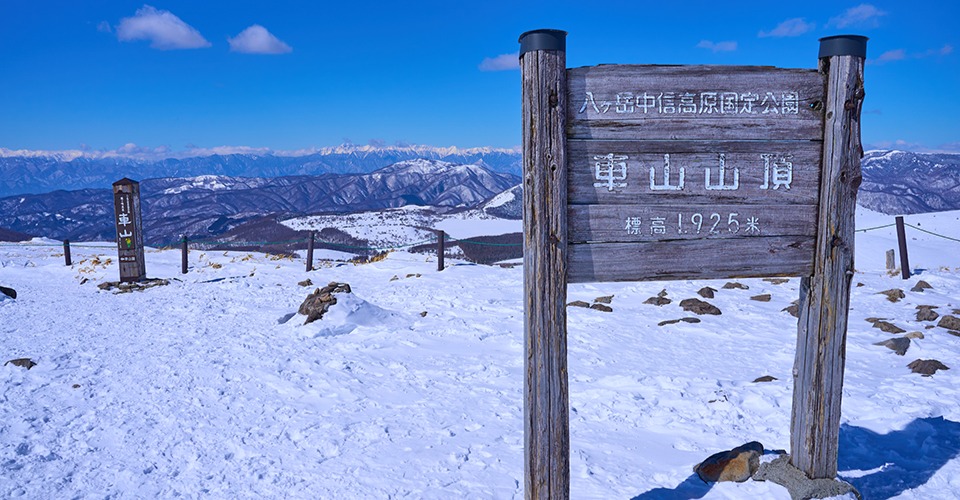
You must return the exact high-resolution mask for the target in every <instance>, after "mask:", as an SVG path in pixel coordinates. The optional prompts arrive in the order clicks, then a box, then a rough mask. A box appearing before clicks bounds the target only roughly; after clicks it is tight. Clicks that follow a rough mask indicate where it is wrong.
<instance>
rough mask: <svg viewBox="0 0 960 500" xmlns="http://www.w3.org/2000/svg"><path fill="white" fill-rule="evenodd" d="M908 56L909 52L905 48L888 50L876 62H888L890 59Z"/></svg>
mask: <svg viewBox="0 0 960 500" xmlns="http://www.w3.org/2000/svg"><path fill="white" fill-rule="evenodd" d="M906 58H907V52H906V51H905V50H903V49H896V50H888V51H886V52H884V53H883V54H880V57H877V59H876V61H875V62H876V63H877V64H881V63H886V62H890V61H902V60H903V59H906Z"/></svg>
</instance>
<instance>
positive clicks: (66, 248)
mask: <svg viewBox="0 0 960 500" xmlns="http://www.w3.org/2000/svg"><path fill="white" fill-rule="evenodd" d="M63 262H64V264H65V265H67V266H69V265H72V264H73V260H72V259H71V258H70V240H63Z"/></svg>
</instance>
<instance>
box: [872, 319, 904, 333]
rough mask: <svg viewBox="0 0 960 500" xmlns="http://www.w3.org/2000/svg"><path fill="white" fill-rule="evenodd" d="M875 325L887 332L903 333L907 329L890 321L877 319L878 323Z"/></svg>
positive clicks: (874, 325)
mask: <svg viewBox="0 0 960 500" xmlns="http://www.w3.org/2000/svg"><path fill="white" fill-rule="evenodd" d="M873 327H874V328H879V329H880V331H883V332H887V333H903V332H905V331H906V330H904V329H903V328H900V327H899V326H897V325H894V324H893V323H888V322H886V321H877V322H876V323H874V324H873Z"/></svg>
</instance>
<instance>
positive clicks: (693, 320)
mask: <svg viewBox="0 0 960 500" xmlns="http://www.w3.org/2000/svg"><path fill="white" fill-rule="evenodd" d="M681 321H683V322H684V323H699V322H700V318H690V317H688V318H680V319H668V320H666V321H661V322H659V323H657V326H666V325H674V324H677V323H679V322H681Z"/></svg>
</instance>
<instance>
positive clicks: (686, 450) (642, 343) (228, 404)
mask: <svg viewBox="0 0 960 500" xmlns="http://www.w3.org/2000/svg"><path fill="white" fill-rule="evenodd" d="M957 217H958V214H957V213H955V212H954V213H942V214H935V215H922V216H909V217H907V222H908V223H910V224H914V225H919V226H920V227H923V228H925V229H928V230H931V231H935V232H938V233H941V234H945V235H948V236H951V237H954V238H957V237H960V222H958V221H957ZM891 222H893V221H892V218H891V217H888V216H882V215H879V214H871V213H867V212H861V213H860V215H859V226H860V227H864V228H866V227H873V226H879V225H884V224H889V223H891ZM908 234H909V235H910V238H911V239H910V257H911V262H912V263H914V265H913V267H915V268H921V269H923V271H922V272H921V273H920V274H919V276H916V277H913V278H911V279H910V280H908V281H903V280H901V279H900V278H899V275H897V276H890V275H889V274H888V273H887V272H886V271H885V270H884V256H883V253H884V251H885V250H887V249H888V248H896V238H895V232H894V231H893V228H888V229H881V230H875V231H869V232H865V233H857V235H858V236H857V259H858V264H857V269H858V273H857V274H856V276H855V277H854V281H855V283H856V284H857V285H858V286H856V287H855V288H854V289H853V296H852V306H851V311H850V320H849V338H848V342H847V365H846V378H845V385H844V398H843V415H842V421H843V427H842V429H841V443H840V460H839V465H840V470H841V476H842V477H844V478H846V479H848V480H849V481H851V482H853V483H854V484H855V485H856V486H858V487H859V488H860V490H861V492H862V493H863V494H864V496H865V498H871V499H872V498H891V497H898V498H915V499H954V498H960V458H958V455H960V369H958V368H960V363H958V354H960V337H957V336H954V335H951V334H950V333H948V331H947V330H946V329H944V328H940V327H936V326H933V327H931V325H934V324H935V323H936V322H922V321H917V319H916V316H915V315H916V310H915V307H916V306H917V305H934V306H938V309H937V312H939V313H940V314H941V315H945V314H951V311H952V310H954V309H958V308H960V243H958V242H954V241H950V240H945V239H942V238H938V237H935V236H932V235H928V234H925V233H920V232H918V231H915V230H911V229H909V228H908ZM469 236H473V235H469ZM73 261H74V265H73V266H72V267H66V266H64V265H63V257H62V255H60V250H59V248H57V247H56V246H30V245H11V244H3V245H2V246H0V284H2V285H4V286H10V287H13V288H15V289H16V290H17V292H18V294H19V296H18V298H17V299H15V300H13V299H2V297H3V296H2V295H0V361H5V360H7V359H13V358H21V357H29V358H32V359H33V360H34V361H36V362H37V365H36V366H35V367H34V368H32V369H31V370H25V369H23V368H20V367H16V366H13V365H6V366H0V497H4V498H7V497H23V498H74V497H79V498H93V497H111V498H170V497H174V496H178V495H183V496H187V497H190V498H194V497H205V498H252V497H257V498H259V497H264V498H392V497H401V496H405V497H412V498H444V499H447V498H516V497H521V496H522V494H523V491H522V486H523V476H522V474H523V461H522V457H523V423H522V414H523V398H522V383H523V382H522V381H523V324H522V320H523V307H522V288H523V285H522V276H523V271H522V269H521V268H519V267H516V268H501V267H487V266H478V265H470V264H468V263H465V262H457V261H454V262H452V265H451V262H449V261H448V267H447V269H446V270H444V271H442V272H437V271H436V264H435V262H433V261H432V259H431V258H427V257H424V256H422V255H414V254H409V253H404V252H394V253H391V254H390V255H389V256H388V257H387V258H386V259H385V260H382V261H379V262H375V263H372V264H364V265H352V264H337V263H327V264H324V267H320V268H319V269H317V270H315V271H313V272H310V273H306V272H305V271H304V263H303V261H302V260H285V259H276V258H275V257H271V256H268V255H264V254H257V253H245V252H226V253H224V252H199V251H194V252H192V253H191V255H190V272H189V273H188V274H186V275H181V274H179V270H180V254H179V253H178V252H177V251H176V250H171V251H154V250H150V251H148V252H147V270H148V275H149V276H150V277H158V278H168V279H171V283H170V284H169V285H168V286H160V287H156V288H152V289H149V290H146V291H143V292H134V293H124V294H115V293H113V292H110V291H102V290H99V289H98V288H97V285H98V284H100V283H102V282H104V281H107V280H115V279H117V266H116V253H115V251H114V250H113V249H112V246H110V245H107V248H101V249H98V248H89V247H86V246H84V247H79V246H75V247H74V249H73ZM395 277H396V279H395ZM307 278H309V279H310V280H312V281H313V283H314V284H315V285H316V286H322V285H325V284H326V283H328V282H330V281H339V282H347V283H349V284H350V285H351V287H352V289H353V295H354V296H353V297H352V298H350V299H346V298H342V299H341V303H339V304H337V305H335V306H334V309H333V310H332V312H331V313H330V315H329V316H328V317H326V318H325V319H323V320H320V321H317V322H314V323H311V324H309V325H303V324H302V323H303V317H302V316H297V315H294V316H291V314H293V313H295V312H296V311H297V308H298V306H299V305H300V303H301V302H302V301H303V299H304V298H305V297H306V295H307V294H308V293H309V292H311V291H313V289H314V288H315V287H302V286H299V285H298V282H299V281H301V280H305V279H307ZM920 279H923V280H925V281H927V282H928V283H929V284H930V285H932V286H933V289H930V290H926V291H924V292H922V293H921V292H912V291H910V288H911V287H912V286H914V285H915V284H916V283H917V281H918V280H920ZM798 281H799V280H797V279H791V280H789V281H788V282H786V283H781V284H774V283H773V282H770V281H764V280H761V279H749V280H741V282H742V283H743V284H744V285H747V286H749V289H748V290H742V289H723V288H722V285H723V284H724V283H725V281H719V282H715V281H714V282H710V281H696V282H693V281H673V282H652V283H597V284H582V285H571V286H570V287H569V300H570V301H574V300H583V301H586V302H593V301H594V299H596V298H598V297H601V296H608V295H613V299H612V302H611V304H610V306H611V307H612V308H613V312H603V311H599V310H594V309H585V308H577V307H570V308H569V315H568V316H569V318H568V328H569V377H570V400H571V401H570V402H571V410H570V411H571V419H570V420H571V424H570V427H571V476H572V479H571V482H572V495H573V497H574V498H624V499H629V498H640V499H666V498H701V497H703V498H769V499H786V498H789V495H788V494H787V492H786V490H785V489H783V488H781V487H779V486H777V485H775V484H772V483H764V482H755V481H747V482H745V483H742V484H736V483H721V484H717V485H714V486H713V487H712V488H711V487H710V486H708V485H706V484H703V483H702V482H700V481H699V480H698V479H697V478H696V477H695V476H692V475H691V474H692V473H691V468H692V467H693V465H695V464H696V463H698V462H699V461H701V460H702V459H704V458H705V457H706V456H708V455H710V454H712V453H714V452H717V451H721V450H724V449H729V448H732V447H734V446H737V445H740V444H743V443H745V442H747V441H752V440H758V441H760V442H762V443H763V444H764V446H765V447H766V448H767V449H787V448H789V422H790V407H791V397H792V388H791V369H792V367H793V357H794V351H795V342H796V319H795V318H793V317H792V316H790V315H788V314H787V313H786V312H782V309H784V308H785V307H787V306H788V305H790V303H791V302H792V301H793V300H794V299H796V298H797V296H798ZM860 283H862V284H863V286H859V284H860ZM708 285H709V286H712V287H713V288H716V289H718V292H717V294H716V298H715V299H712V300H709V302H711V303H713V304H715V305H716V306H717V307H719V308H720V310H721V311H722V312H723V314H722V315H720V316H700V317H699V318H700V319H701V320H702V322H701V323H697V324H689V323H683V322H681V323H679V324H670V325H665V326H658V323H660V322H662V321H664V320H672V319H678V318H681V317H688V316H691V314H690V313H685V312H683V311H682V310H681V309H680V307H678V303H679V302H680V300H682V299H685V298H690V297H697V295H696V292H697V290H699V289H700V288H701V287H703V286H708ZM891 288H900V289H903V290H904V292H905V294H906V297H905V298H904V299H903V300H900V301H899V302H896V303H891V302H889V301H888V300H887V298H886V297H885V296H884V295H880V294H878V292H881V291H884V290H888V289H891ZM662 289H665V290H666V292H667V297H668V298H670V299H671V300H672V303H670V304H668V305H664V306H660V307H657V306H653V305H648V304H644V303H643V302H644V301H645V300H646V299H647V298H649V297H652V296H655V295H656V294H657V293H658V292H660V291H661V290H662ZM761 294H770V295H771V296H772V299H771V300H770V301H769V302H760V301H756V300H750V297H753V296H756V295H761ZM868 317H880V318H885V319H887V321H889V322H891V323H893V324H896V325H897V326H900V327H902V328H903V329H905V330H907V331H908V332H912V331H919V332H922V333H923V336H924V338H923V339H915V340H913V341H912V344H911V346H910V348H909V350H908V351H907V353H906V355H905V356H898V355H896V354H895V353H894V352H893V351H891V350H888V349H886V348H885V347H880V346H876V345H873V344H874V342H878V341H882V340H885V339H888V338H891V337H892V335H891V334H888V333H884V332H882V331H880V330H879V329H877V328H874V327H873V326H872V325H871V323H868V322H867V321H865V319H866V318H868ZM918 358H923V359H937V360H940V361H941V362H943V363H944V364H946V365H947V366H949V367H951V370H948V371H939V372H937V373H936V374H935V375H933V376H932V377H921V376H920V375H917V374H913V373H911V372H910V370H908V369H907V368H906V365H907V364H908V363H910V362H911V361H913V360H915V359H918ZM764 375H771V376H773V377H776V379H777V380H775V381H772V382H765V383H754V382H753V381H754V380H755V379H756V378H758V377H761V376H764Z"/></svg>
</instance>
